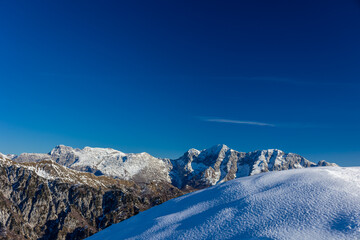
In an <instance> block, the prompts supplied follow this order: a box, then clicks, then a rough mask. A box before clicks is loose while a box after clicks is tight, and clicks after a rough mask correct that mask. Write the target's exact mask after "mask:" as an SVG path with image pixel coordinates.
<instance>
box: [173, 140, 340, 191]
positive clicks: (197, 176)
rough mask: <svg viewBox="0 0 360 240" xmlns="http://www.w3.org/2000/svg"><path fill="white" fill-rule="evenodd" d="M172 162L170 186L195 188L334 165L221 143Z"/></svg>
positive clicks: (296, 155) (189, 153)
mask: <svg viewBox="0 0 360 240" xmlns="http://www.w3.org/2000/svg"><path fill="white" fill-rule="evenodd" d="M171 162H172V164H173V168H172V172H171V173H170V174H171V176H172V180H173V185H174V186H177V187H178V188H188V187H190V188H196V189H198V188H204V187H209V186H213V185H216V184H218V183H222V182H225V181H228V180H232V179H235V178H239V177H245V176H251V175H255V174H258V173H262V172H268V171H281V170H287V169H298V168H307V167H317V166H337V165H336V164H334V163H328V162H325V161H324V160H322V161H320V162H319V163H318V164H315V163H313V162H310V161H309V160H307V159H305V158H304V157H302V156H300V155H298V154H294V153H284V152H283V151H281V150H277V149H269V150H258V151H254V152H249V153H245V152H238V151H235V150H233V149H230V148H229V147H227V146H226V145H223V144H220V145H217V146H214V147H212V148H209V149H205V150H202V151H199V150H196V149H190V150H189V151H187V152H186V153H185V154H184V155H183V156H182V157H180V158H178V159H176V160H172V161H171Z"/></svg>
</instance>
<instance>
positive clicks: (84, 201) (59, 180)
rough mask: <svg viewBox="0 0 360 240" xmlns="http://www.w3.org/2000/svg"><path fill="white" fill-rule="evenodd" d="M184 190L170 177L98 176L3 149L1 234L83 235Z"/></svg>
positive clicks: (0, 156)
mask: <svg viewBox="0 0 360 240" xmlns="http://www.w3.org/2000/svg"><path fill="white" fill-rule="evenodd" d="M33 156H34V155H33ZM182 194H183V192H181V191H180V190H179V189H177V188H175V187H174V186H172V185H171V184H169V183H167V182H161V183H159V182H156V183H135V182H133V181H126V180H120V179H114V178H112V177H108V176H95V175H94V174H91V173H87V172H80V171H76V170H72V169H69V168H67V167H65V166H62V165H59V164H57V163H56V162H54V161H53V160H50V159H45V160H41V161H38V162H23V163H19V162H14V161H12V160H10V159H9V158H8V156H5V155H3V154H1V153H0V239H14V240H17V239H19V240H20V239H31V240H35V239H53V240H56V239H57V240H65V239H84V238H86V237H88V236H90V235H92V234H94V233H95V232H97V231H99V230H101V229H104V228H106V227H108V226H109V225H111V224H114V223H118V222H120V221H122V220H124V219H127V218H129V217H131V216H133V215H135V214H137V213H138V212H139V211H144V210H146V209H148V208H150V207H152V206H154V205H157V204H160V203H162V202H164V201H167V200H169V199H171V198H174V197H177V196H180V195H182Z"/></svg>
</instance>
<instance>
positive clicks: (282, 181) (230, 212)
mask: <svg viewBox="0 0 360 240" xmlns="http://www.w3.org/2000/svg"><path fill="white" fill-rule="evenodd" d="M88 239H90V240H95V239H101V240H105V239H147V240H150V239H327V240H329V239H360V168H359V167H354V168H340V167H320V168H306V169H295V170H288V171H281V172H269V173H263V174H259V175H255V176H250V177H243V178H239V179H235V180H231V181H228V182H226V183H223V184H219V185H216V186H214V187H211V188H207V189H204V190H200V191H197V192H194V193H191V194H187V195H184V196H182V197H179V198H176V199H173V200H170V201H168V202H165V203H163V204H162V205H159V206H157V207H153V208H151V209H149V210H147V211H144V212H142V213H140V214H138V215H136V216H134V217H131V218H130V219H128V220H125V221H123V222H121V223H118V224H115V225H112V226H110V227H109V228H107V229H105V230H103V231H100V232H99V233H97V234H95V235H93V236H92V237H90V238H88Z"/></svg>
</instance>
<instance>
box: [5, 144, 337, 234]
mask: <svg viewBox="0 0 360 240" xmlns="http://www.w3.org/2000/svg"><path fill="white" fill-rule="evenodd" d="M318 166H336V164H333V163H327V162H325V161H320V162H319V163H317V164H315V163H313V162H311V161H309V160H307V159H305V158H304V157H302V156H300V155H298V154H294V153H284V152H283V151H280V150H276V149H270V150H258V151H254V152H249V153H244V152H238V151H235V150H233V149H230V148H229V147H227V146H225V145H216V146H213V147H211V148H208V149H204V150H201V151H200V150H196V149H190V150H188V151H187V152H185V154H184V155H183V156H181V157H180V158H178V159H167V158H164V159H162V158H157V157H154V156H151V155H150V154H148V153H137V154H134V153H129V154H128V153H123V152H120V151H117V150H114V149H110V148H90V147H85V148H83V149H77V148H72V147H68V146H64V145H59V146H57V147H55V148H54V149H52V150H51V151H50V152H49V153H45V154H43V153H23V154H20V155H13V154H10V155H4V154H0V171H1V175H0V198H1V200H0V212H1V214H0V239H84V238H86V237H88V236H91V235H92V234H94V233H96V232H98V231H100V230H102V229H105V228H107V227H108V226H110V225H112V224H114V223H118V222H121V221H123V220H125V219H127V218H129V217H131V216H134V215H136V214H138V213H139V212H142V211H144V210H146V209H149V208H151V207H153V206H156V205H159V204H161V203H163V202H166V201H168V200H170V199H172V198H175V197H179V196H181V195H183V194H185V193H189V192H192V191H196V190H199V189H203V188H207V187H210V186H214V185H218V184H220V183H223V182H226V181H228V180H232V179H235V178H241V177H245V176H252V175H257V174H259V173H262V172H268V171H281V170H287V169H297V168H308V167H318Z"/></svg>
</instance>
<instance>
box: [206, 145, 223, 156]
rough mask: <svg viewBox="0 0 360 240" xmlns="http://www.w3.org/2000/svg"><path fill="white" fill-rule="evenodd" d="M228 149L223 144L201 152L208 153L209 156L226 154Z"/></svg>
mask: <svg viewBox="0 0 360 240" xmlns="http://www.w3.org/2000/svg"><path fill="white" fill-rule="evenodd" d="M229 149H230V148H229V147H228V146H226V145H225V144H218V145H215V146H212V147H210V148H208V149H205V150H203V151H204V152H207V153H210V154H219V153H220V152H226V151H228V150H229Z"/></svg>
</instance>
